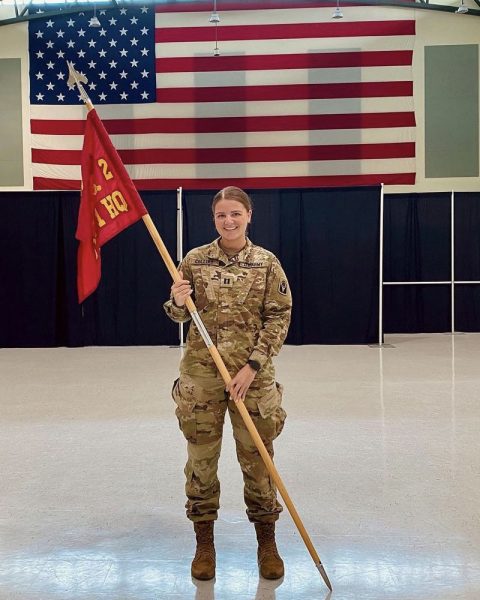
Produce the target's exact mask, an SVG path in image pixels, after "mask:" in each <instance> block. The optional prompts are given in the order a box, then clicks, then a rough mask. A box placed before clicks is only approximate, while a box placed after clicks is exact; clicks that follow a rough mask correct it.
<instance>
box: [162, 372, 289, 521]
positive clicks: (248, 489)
mask: <svg viewBox="0 0 480 600" xmlns="http://www.w3.org/2000/svg"><path fill="white" fill-rule="evenodd" d="M172 396H173V399H174V400H175V403H176V404H177V407H176V411H175V414H176V415H177V418H178V422H179V425H180V429H181V431H182V432H183V434H184V436H185V438H186V439H187V450H188V460H187V464H186V466H185V475H186V484H185V492H186V495H187V498H188V500H187V503H186V505H185V508H186V509H187V517H188V518H189V519H190V520H191V521H211V520H215V519H216V518H217V513H218V509H219V506H220V503H219V500H220V482H219V480H218V477H217V467H218V459H219V457H220V449H221V445H222V433H223V424H224V420H225V413H226V411H227V409H228V413H229V415H230V420H231V423H232V429H233V436H234V439H235V445H236V451H237V458H238V462H239V463H240V467H241V469H242V473H243V481H244V499H245V504H246V506H247V516H248V519H249V520H250V521H251V522H253V523H258V522H273V521H276V520H277V519H278V515H279V513H280V512H281V511H282V510H283V508H282V506H281V504H280V503H279V502H278V500H277V490H276V486H275V484H274V482H273V480H272V479H271V477H270V475H269V473H268V470H267V468H266V467H265V464H264V462H263V460H262V457H261V456H260V453H259V452H258V450H257V448H256V446H255V444H254V442H253V440H252V438H251V436H250V433H249V432H248V430H247V428H246V427H245V424H244V422H243V419H242V417H241V415H240V413H239V412H238V410H237V409H236V405H235V402H234V401H233V400H230V399H229V397H228V394H227V393H226V392H225V384H224V382H223V380H222V379H221V378H220V377H216V378H207V377H197V376H195V377H192V376H190V375H185V374H182V375H181V376H180V378H179V379H177V380H176V382H175V384H174V386H173V390H172ZM281 401H282V386H281V385H279V384H278V383H275V381H273V380H272V381H266V382H265V381H261V380H260V381H256V380H254V381H253V383H252V385H251V387H250V389H249V390H248V393H247V397H246V400H245V407H246V408H247V410H248V412H249V414H250V416H251V417H252V420H253V422H254V424H255V426H256V428H257V430H258V433H259V434H260V437H261V438H262V441H263V443H264V444H265V447H266V448H267V451H268V453H269V454H270V456H271V457H272V458H273V440H274V439H275V438H276V437H277V436H278V435H279V434H280V433H281V431H282V429H283V425H284V422H285V418H286V413H285V411H284V410H283V408H282V407H281Z"/></svg>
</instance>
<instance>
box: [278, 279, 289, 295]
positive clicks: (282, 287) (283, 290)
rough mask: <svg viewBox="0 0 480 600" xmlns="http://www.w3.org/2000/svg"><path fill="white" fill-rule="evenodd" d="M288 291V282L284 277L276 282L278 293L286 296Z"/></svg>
mask: <svg viewBox="0 0 480 600" xmlns="http://www.w3.org/2000/svg"><path fill="white" fill-rule="evenodd" d="M287 292H288V283H287V282H286V280H285V279H282V281H281V282H280V283H279V284H278V293H279V294H282V296H286V295H287Z"/></svg>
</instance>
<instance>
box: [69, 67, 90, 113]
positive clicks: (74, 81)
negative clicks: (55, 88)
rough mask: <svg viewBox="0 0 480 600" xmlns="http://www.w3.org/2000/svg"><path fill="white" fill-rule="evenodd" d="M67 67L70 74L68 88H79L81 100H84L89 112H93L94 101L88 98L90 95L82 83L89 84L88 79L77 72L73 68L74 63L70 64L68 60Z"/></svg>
mask: <svg viewBox="0 0 480 600" xmlns="http://www.w3.org/2000/svg"><path fill="white" fill-rule="evenodd" d="M67 66H68V73H69V75H68V81H67V85H68V87H69V88H73V87H75V86H77V88H78V91H79V92H80V98H81V99H82V100H83V102H84V103H85V105H86V106H87V108H88V110H92V109H93V104H92V101H91V100H90V98H89V97H88V94H87V92H86V91H85V88H84V87H83V85H82V83H85V84H87V83H88V79H87V78H86V77H85V75H83V74H82V73H79V72H78V71H75V69H74V68H73V63H71V62H69V61H68V60H67Z"/></svg>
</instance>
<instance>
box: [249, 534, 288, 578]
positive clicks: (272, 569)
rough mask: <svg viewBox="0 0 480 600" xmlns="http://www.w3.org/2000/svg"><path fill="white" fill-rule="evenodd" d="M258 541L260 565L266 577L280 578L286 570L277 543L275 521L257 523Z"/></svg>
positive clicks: (263, 575)
mask: <svg viewBox="0 0 480 600" xmlns="http://www.w3.org/2000/svg"><path fill="white" fill-rule="evenodd" d="M255 531H256V532H257V541H258V554H257V556H258V566H259V567H260V575H261V576H262V577H264V578H265V579H280V577H283V575H284V573H285V570H284V568H283V560H282V559H281V558H280V555H279V554H278V550H277V545H276V543H275V523H255Z"/></svg>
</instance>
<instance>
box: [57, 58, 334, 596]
mask: <svg viewBox="0 0 480 600" xmlns="http://www.w3.org/2000/svg"><path fill="white" fill-rule="evenodd" d="M68 66H69V70H70V77H69V83H70V82H72V83H75V84H76V85H77V87H78V89H79V91H80V95H81V97H82V99H83V101H84V102H85V104H86V106H87V108H88V110H92V109H93V105H92V103H91V101H90V99H89V98H88V95H87V94H86V92H85V90H84V88H83V86H82V82H83V83H86V81H85V79H86V78H85V77H84V76H82V75H80V74H79V73H77V72H76V71H75V70H74V69H73V66H72V65H71V64H69V65H68ZM142 219H143V222H144V223H145V226H146V228H147V229H148V232H149V233H150V236H151V237H152V240H153V242H154V244H155V246H156V247H157V249H158V251H159V253H160V255H161V257H162V259H163V261H164V263H165V266H166V267H167V269H168V272H169V273H170V275H171V277H172V279H173V281H175V282H177V281H181V277H180V275H179V273H178V271H177V267H176V266H175V263H174V262H173V260H172V258H171V256H170V254H169V252H168V250H167V248H166V246H165V244H164V243H163V240H162V238H161V237H160V234H159V233H158V230H157V228H156V227H155V224H154V222H153V221H152V218H151V217H150V215H149V214H148V213H147V214H146V215H144V216H143V217H142ZM185 304H186V307H187V309H188V311H189V313H190V316H191V317H192V321H193V322H194V323H195V325H196V327H197V329H198V331H199V332H200V334H201V336H202V338H203V341H204V342H205V345H206V346H207V348H208V351H209V352H210V355H211V357H212V358H213V360H214V362H215V365H216V366H217V369H218V370H219V372H220V375H221V376H222V378H223V380H224V382H225V384H228V383H230V381H231V379H232V378H231V376H230V373H229V372H228V370H227V367H226V366H225V363H224V362H223V359H222V357H221V356H220V353H219V352H218V350H217V348H216V346H215V345H214V343H213V342H212V340H211V338H210V336H209V334H208V331H207V330H206V328H205V325H204V324H203V322H202V320H201V318H200V316H199V314H198V312H197V308H196V306H195V304H194V302H193V300H192V299H191V298H190V297H189V298H187V299H186V302H185ZM236 407H237V409H238V412H239V413H240V415H241V417H242V419H243V421H244V423H245V426H246V428H247V429H248V431H249V433H250V435H251V436H252V439H253V442H254V444H255V446H256V447H257V449H258V451H259V453H260V455H261V457H262V459H263V461H264V463H265V466H266V467H267V470H268V472H269V473H270V475H271V477H272V479H273V480H274V482H275V484H276V486H277V489H278V491H279V492H280V495H281V496H282V498H283V500H284V502H285V505H286V506H287V509H288V511H289V513H290V515H291V516H292V519H293V521H294V523H295V525H296V526H297V529H298V531H299V533H300V535H301V537H302V539H303V541H304V543H305V545H306V547H307V549H308V551H309V553H310V556H311V557H312V559H313V562H314V563H315V566H316V567H317V569H318V571H319V573H320V575H321V576H322V578H323V581H324V582H325V585H326V586H327V587H328V589H329V590H332V585H331V583H330V580H329V579H328V576H327V573H326V572H325V569H324V567H323V565H322V562H321V560H320V557H319V556H318V554H317V552H316V550H315V547H314V546H313V544H312V541H311V539H310V536H309V535H308V533H307V531H306V529H305V527H304V525H303V523H302V520H301V519H300V516H299V514H298V512H297V509H296V508H295V506H294V504H293V502H292V500H291V499H290V496H289V494H288V492H287V489H286V487H285V485H284V484H283V481H282V479H281V477H280V475H279V473H278V471H277V469H276V467H275V465H274V464H273V461H272V459H271V458H270V455H269V454H268V451H267V449H266V448H265V444H264V443H263V441H262V438H261V437H260V435H259V433H258V431H257V428H256V427H255V424H254V423H253V421H252V418H251V417H250V415H249V414H248V411H247V409H246V408H245V405H244V403H243V401H242V400H239V401H237V402H236Z"/></svg>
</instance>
